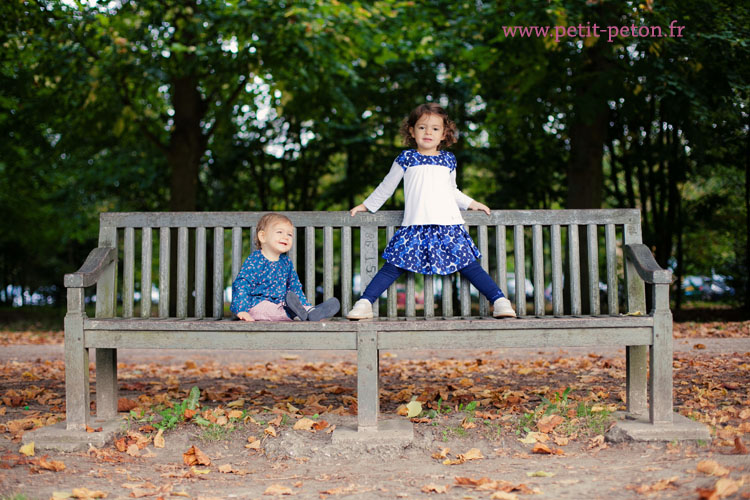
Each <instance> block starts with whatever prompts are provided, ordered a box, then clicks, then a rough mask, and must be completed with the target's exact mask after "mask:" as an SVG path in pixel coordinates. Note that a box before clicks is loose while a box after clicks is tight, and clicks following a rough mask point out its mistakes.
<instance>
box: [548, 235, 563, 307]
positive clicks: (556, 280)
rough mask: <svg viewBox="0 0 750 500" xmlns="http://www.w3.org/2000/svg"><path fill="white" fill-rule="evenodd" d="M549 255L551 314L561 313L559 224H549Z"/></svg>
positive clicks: (561, 279) (561, 276)
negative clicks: (550, 267)
mask: <svg viewBox="0 0 750 500" xmlns="http://www.w3.org/2000/svg"><path fill="white" fill-rule="evenodd" d="M550 240H551V242H550V257H551V260H552V314H553V315H555V316H562V315H563V312H564V311H563V272H562V267H563V265H562V261H563V259H562V242H561V237H560V224H553V225H552V226H550Z"/></svg>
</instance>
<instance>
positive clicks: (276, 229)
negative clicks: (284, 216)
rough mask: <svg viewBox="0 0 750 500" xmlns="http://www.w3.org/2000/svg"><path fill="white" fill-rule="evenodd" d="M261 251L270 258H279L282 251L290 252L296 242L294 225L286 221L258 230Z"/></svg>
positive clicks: (274, 259)
mask: <svg viewBox="0 0 750 500" xmlns="http://www.w3.org/2000/svg"><path fill="white" fill-rule="evenodd" d="M258 240H259V241H260V251H261V252H262V253H263V255H264V256H265V257H266V258H267V259H268V260H273V261H276V260H279V257H280V256H281V254H282V253H286V252H288V251H289V250H290V249H291V248H292V243H293V242H294V227H292V225H291V224H289V223H288V222H285V221H279V222H275V223H272V224H270V225H269V226H268V227H267V228H266V229H265V230H263V231H259V232H258Z"/></svg>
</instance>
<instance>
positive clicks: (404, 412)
mask: <svg viewBox="0 0 750 500" xmlns="http://www.w3.org/2000/svg"><path fill="white" fill-rule="evenodd" d="M408 414H409V408H407V407H406V405H399V407H398V408H396V415H398V416H399V417H405V416H407V415H408Z"/></svg>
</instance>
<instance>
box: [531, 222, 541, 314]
mask: <svg viewBox="0 0 750 500" xmlns="http://www.w3.org/2000/svg"><path fill="white" fill-rule="evenodd" d="M543 244H544V242H543V241H542V226H540V225H539V224H535V225H534V226H533V227H532V230H531V246H532V262H533V263H532V267H533V275H534V314H536V315H537V316H544V249H543V246H542V245H543Z"/></svg>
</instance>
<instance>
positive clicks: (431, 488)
mask: <svg viewBox="0 0 750 500" xmlns="http://www.w3.org/2000/svg"><path fill="white" fill-rule="evenodd" d="M448 488H450V485H447V484H446V485H443V486H441V485H439V484H433V483H430V484H425V485H424V486H422V493H447V492H448Z"/></svg>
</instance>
